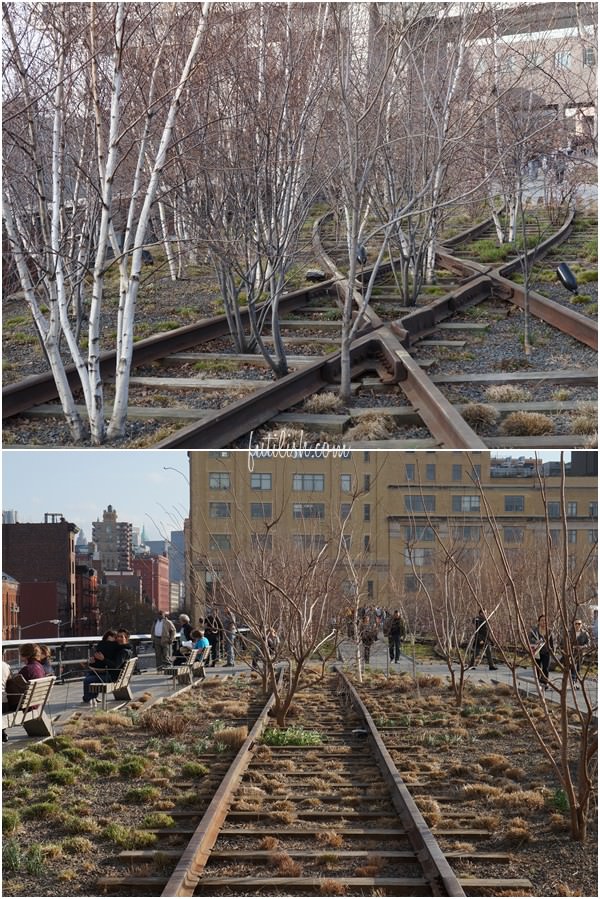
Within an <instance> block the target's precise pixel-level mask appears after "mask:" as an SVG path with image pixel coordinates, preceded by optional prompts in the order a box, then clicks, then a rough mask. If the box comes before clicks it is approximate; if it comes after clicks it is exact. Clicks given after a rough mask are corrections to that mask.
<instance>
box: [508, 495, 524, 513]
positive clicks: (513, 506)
mask: <svg viewBox="0 0 600 899" xmlns="http://www.w3.org/2000/svg"><path fill="white" fill-rule="evenodd" d="M504 511H505V512H524V511H525V497H524V496H505V497H504Z"/></svg>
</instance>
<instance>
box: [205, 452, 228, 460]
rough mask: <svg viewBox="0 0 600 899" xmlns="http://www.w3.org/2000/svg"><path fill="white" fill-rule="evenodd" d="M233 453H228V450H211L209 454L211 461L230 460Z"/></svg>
mask: <svg viewBox="0 0 600 899" xmlns="http://www.w3.org/2000/svg"><path fill="white" fill-rule="evenodd" d="M230 455H231V453H229V452H227V450H210V452H209V454H208V458H209V459H229V457H230Z"/></svg>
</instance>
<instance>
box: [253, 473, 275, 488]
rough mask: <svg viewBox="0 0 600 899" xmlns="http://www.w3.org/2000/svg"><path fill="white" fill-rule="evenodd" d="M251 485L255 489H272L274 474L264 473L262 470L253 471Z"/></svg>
mask: <svg viewBox="0 0 600 899" xmlns="http://www.w3.org/2000/svg"><path fill="white" fill-rule="evenodd" d="M250 486H251V488H252V489H253V490H271V488H272V486H273V475H271V474H262V473H261V472H258V471H257V472H253V473H252V475H251V476H250Z"/></svg>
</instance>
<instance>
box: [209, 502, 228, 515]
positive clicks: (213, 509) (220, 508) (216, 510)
mask: <svg viewBox="0 0 600 899" xmlns="http://www.w3.org/2000/svg"><path fill="white" fill-rule="evenodd" d="M208 517H209V518H231V503H209V504H208Z"/></svg>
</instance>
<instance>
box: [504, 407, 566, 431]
mask: <svg viewBox="0 0 600 899" xmlns="http://www.w3.org/2000/svg"><path fill="white" fill-rule="evenodd" d="M553 428H554V426H553V424H552V419H551V418H549V417H548V416H547V415H542V413H541V412H511V413H510V415H507V416H506V418H505V419H504V421H503V422H502V424H501V425H500V431H501V432H502V433H503V434H507V435H509V436H511V437H533V436H539V435H541V434H551V433H552V430H553Z"/></svg>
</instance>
